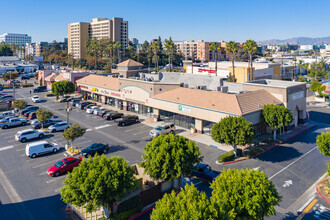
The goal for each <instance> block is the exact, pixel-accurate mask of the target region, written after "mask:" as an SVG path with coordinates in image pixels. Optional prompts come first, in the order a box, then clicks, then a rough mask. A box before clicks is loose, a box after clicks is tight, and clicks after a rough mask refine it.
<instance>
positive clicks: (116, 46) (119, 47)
mask: <svg viewBox="0 0 330 220" xmlns="http://www.w3.org/2000/svg"><path fill="white" fill-rule="evenodd" d="M114 47H115V49H116V50H117V59H118V63H119V62H120V50H121V47H122V45H121V43H120V42H119V41H117V42H116V43H115V44H114Z"/></svg>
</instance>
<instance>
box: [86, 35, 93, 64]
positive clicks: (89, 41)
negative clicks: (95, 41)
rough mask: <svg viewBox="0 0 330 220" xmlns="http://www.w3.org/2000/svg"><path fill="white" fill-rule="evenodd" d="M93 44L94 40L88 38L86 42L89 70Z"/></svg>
mask: <svg viewBox="0 0 330 220" xmlns="http://www.w3.org/2000/svg"><path fill="white" fill-rule="evenodd" d="M91 43H92V40H91V39H90V38H88V39H87V40H86V41H85V48H86V55H87V56H88V61H89V70H90V69H91V55H92V50H91V48H92V47H91ZM86 70H87V65H86Z"/></svg>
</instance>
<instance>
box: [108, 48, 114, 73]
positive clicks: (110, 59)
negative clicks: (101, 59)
mask: <svg viewBox="0 0 330 220" xmlns="http://www.w3.org/2000/svg"><path fill="white" fill-rule="evenodd" d="M107 49H108V51H109V54H108V56H109V73H111V72H112V63H113V51H114V49H115V45H114V42H113V41H109V42H108V46H107Z"/></svg>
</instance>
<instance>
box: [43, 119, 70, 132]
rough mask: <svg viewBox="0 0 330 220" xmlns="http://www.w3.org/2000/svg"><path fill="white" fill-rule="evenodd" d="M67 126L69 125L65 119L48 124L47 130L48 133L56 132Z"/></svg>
mask: <svg viewBox="0 0 330 220" xmlns="http://www.w3.org/2000/svg"><path fill="white" fill-rule="evenodd" d="M69 126H70V123H67V122H66V121H63V122H57V123H56V124H54V125H51V126H49V127H48V131H49V132H50V133H53V132H57V131H64V130H65V129H67V128H68V127H69Z"/></svg>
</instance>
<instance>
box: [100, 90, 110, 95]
mask: <svg viewBox="0 0 330 220" xmlns="http://www.w3.org/2000/svg"><path fill="white" fill-rule="evenodd" d="M100 93H103V94H105V95H109V92H108V91H107V90H104V89H101V90H100Z"/></svg>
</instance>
